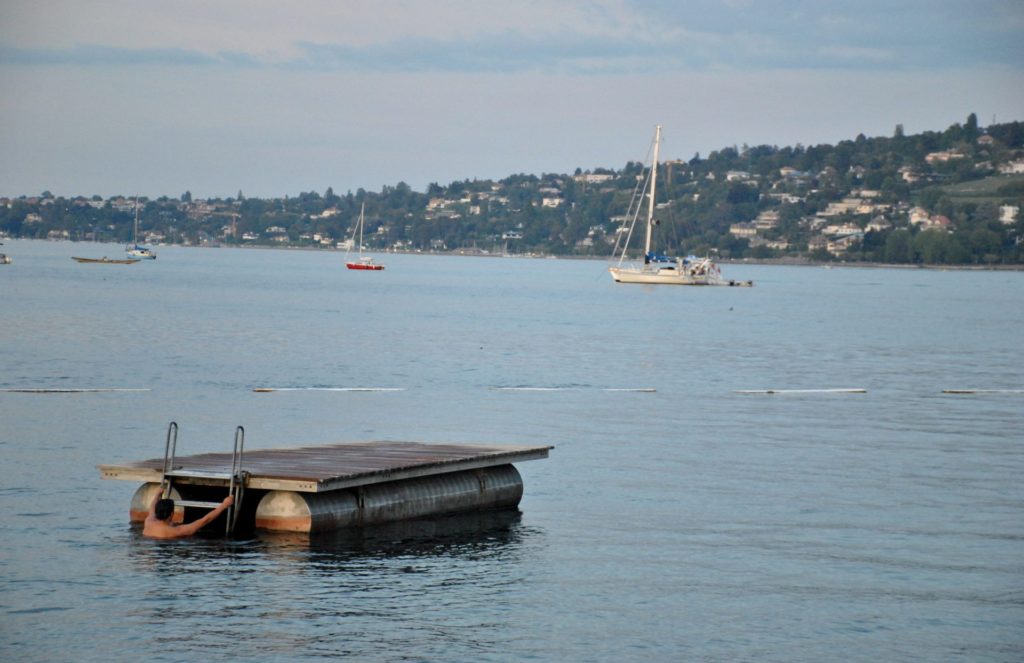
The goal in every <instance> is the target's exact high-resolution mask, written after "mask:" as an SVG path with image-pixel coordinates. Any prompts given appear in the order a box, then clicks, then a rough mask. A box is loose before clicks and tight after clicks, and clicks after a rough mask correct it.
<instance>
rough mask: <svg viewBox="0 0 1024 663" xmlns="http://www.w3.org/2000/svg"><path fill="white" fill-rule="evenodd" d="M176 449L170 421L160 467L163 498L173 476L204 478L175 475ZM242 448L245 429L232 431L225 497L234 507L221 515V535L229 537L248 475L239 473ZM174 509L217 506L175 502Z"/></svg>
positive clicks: (175, 429) (174, 426) (175, 430)
mask: <svg viewBox="0 0 1024 663" xmlns="http://www.w3.org/2000/svg"><path fill="white" fill-rule="evenodd" d="M177 446H178V424H177V423H176V422H174V421H172V422H171V423H170V425H168V426H167V442H166V444H165V445H164V465H163V485H164V489H163V497H165V498H166V497H169V496H170V494H171V484H172V482H173V481H174V478H175V477H176V476H190V477H199V478H202V477H203V476H204V475H202V474H199V473H196V472H191V471H189V472H187V473H182V474H176V473H175V470H176V468H175V467H174V458H175V454H176V453H177ZM244 447H245V429H244V428H243V427H241V426H239V427H238V428H236V429H235V446H234V448H233V450H232V452H231V474H230V475H229V476H228V495H231V496H232V497H234V498H235V501H234V504H232V505H231V506H230V507H228V509H227V512H226V514H225V521H226V522H225V526H224V534H225V535H226V536H230V535H231V533H232V532H233V531H234V530H235V524H236V523H237V521H238V513H239V510H240V509H241V506H242V497H243V496H244V495H245V484H246V482H247V480H248V472H246V471H245V470H243V469H242V454H243V451H244ZM206 478H217V479H223V478H224V475H223V473H215V474H210V475H207V476H206ZM174 502H175V504H176V505H178V506H184V507H194V508H198V509H216V508H217V507H218V506H220V502H207V501H200V500H175V501H174Z"/></svg>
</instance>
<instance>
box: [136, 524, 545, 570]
mask: <svg viewBox="0 0 1024 663" xmlns="http://www.w3.org/2000/svg"><path fill="white" fill-rule="evenodd" d="M521 521H522V513H521V512H520V511H519V510H518V509H501V510H492V511H479V512H470V513H459V514H451V515H447V516H438V517H432V518H419V519H414V520H405V521H399V522H395V523H385V524H379V525H371V526H367V527H353V528H347V529H341V530H335V531H330V532H318V533H313V534H307V533H303V532H264V531H260V532H257V533H255V534H254V535H252V536H251V537H247V538H234V539H225V538H224V537H222V536H218V535H217V534H216V533H213V532H211V531H209V530H208V531H205V532H200V534H199V535H197V536H194V537H191V538H187V539H173V540H163V539H148V538H145V537H143V536H142V526H141V524H137V523H136V524H133V525H132V526H131V531H132V534H133V536H132V540H131V548H130V550H131V553H132V555H131V556H132V559H133V561H135V562H136V563H137V564H138V565H139V566H138V568H139V570H145V571H155V572H159V573H165V572H170V573H189V572H192V571H194V570H195V567H196V565H199V566H202V565H206V564H208V563H214V564H221V563H222V562H224V560H225V559H228V560H231V559H236V560H237V559H239V558H243V557H244V558H246V559H247V560H253V559H255V560H258V559H259V558H261V557H262V558H265V559H266V560H267V561H268V562H275V563H277V562H281V561H287V560H288V559H289V558H291V559H292V560H301V561H303V562H306V561H309V560H313V561H315V563H317V564H320V565H326V564H330V563H332V562H333V563H337V564H348V563H352V562H356V561H359V560H361V559H364V558H372V559H378V560H379V559H387V558H403V559H416V558H429V557H459V556H472V557H474V558H477V559H483V558H499V557H507V556H510V555H512V554H513V553H512V552H511V551H514V549H515V546H516V545H517V544H519V543H521V542H522V537H523V526H522V523H521ZM535 534H536V532H535Z"/></svg>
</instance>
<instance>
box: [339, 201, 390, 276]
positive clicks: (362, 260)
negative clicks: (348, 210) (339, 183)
mask: <svg viewBox="0 0 1024 663" xmlns="http://www.w3.org/2000/svg"><path fill="white" fill-rule="evenodd" d="M365 209H366V204H365V203H364V204H363V205H362V206H361V207H360V208H359V222H358V223H356V227H355V228H353V230H352V241H353V242H356V232H357V231H358V233H359V241H358V245H359V261H358V262H346V263H345V266H346V267H348V268H349V269H362V270H365V271H371V272H379V271H380V270H382V269H384V265H378V264H377V263H375V262H374V261H373V258H371V257H370V256H364V255H363V210H365Z"/></svg>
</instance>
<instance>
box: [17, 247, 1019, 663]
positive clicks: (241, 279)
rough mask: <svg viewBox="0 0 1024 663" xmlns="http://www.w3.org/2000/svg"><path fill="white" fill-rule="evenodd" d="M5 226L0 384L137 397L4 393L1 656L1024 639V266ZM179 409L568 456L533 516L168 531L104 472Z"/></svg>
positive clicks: (215, 425) (254, 427) (338, 432)
mask: <svg viewBox="0 0 1024 663" xmlns="http://www.w3.org/2000/svg"><path fill="white" fill-rule="evenodd" d="M4 250H5V252H7V253H8V254H9V255H11V256H12V257H13V259H14V263H13V264H12V265H7V266H3V267H0V311H2V314H0V366H2V371H0V388H3V389H7V390H10V389H16V388H27V389H43V388H61V389H87V388H122V389H139V390H143V391H123V392H98V393H76V394H30V393H12V392H10V391H5V392H0V530H2V532H3V536H2V537H0V659H3V660H24V661H37V660H38V661H65V660H66V661H72V660H73V661H137V660H169V661H170V660H173V661H177V660H281V661H291V660H315V659H331V658H337V657H339V656H349V657H350V658H352V659H353V660H365V661H373V660H380V661H392V660H415V661H482V660H491V661H521V660H538V661H548V660H574V661H651V660H672V661H675V660H722V661H736V660H743V661H822V660H835V659H841V660H851V661H877V660H886V661H894V660H958V659H959V660H972V661H975V660H985V661H1019V660H1022V659H1024V482H1022V481H1021V476H1022V475H1024V435H1022V432H1021V431H1022V430H1024V392H1022V391H1021V390H1022V389H1024V355H1022V352H1021V341H1022V340H1024V333H1022V330H1024V274H1022V273H1001V272H941V271H926V270H896V269H849V268H836V269H831V270H825V269H821V268H810V267H804V268H798V267H767V266H739V265H737V266H727V267H726V269H725V272H726V275H727V276H728V277H730V278H736V279H747V278H752V279H754V280H755V281H756V283H757V285H756V287H755V288H752V289H746V288H736V289H733V288H720V289H702V288H649V287H643V286H623V285H615V284H613V283H612V281H611V279H610V278H609V277H608V275H607V273H606V271H605V265H604V264H603V263H601V262H588V261H562V260H517V259H498V258H490V259H487V258H450V257H431V256H385V258H386V259H385V260H384V261H385V262H386V263H387V266H388V269H387V270H386V271H384V272H381V273H353V272H349V271H347V270H345V269H344V266H343V262H342V256H341V255H340V254H338V253H319V252H304V251H270V250H262V251H261V250H227V249H221V250H216V249H185V248H172V247H167V248H162V249H160V251H159V254H160V257H159V259H158V260H157V261H155V262H144V263H139V264H137V265H133V266H130V267H122V266H107V265H80V264H77V263H75V262H73V261H71V260H70V259H69V258H70V256H71V255H87V256H94V257H99V256H101V255H104V254H106V255H109V256H111V257H114V256H118V255H119V252H120V247H116V246H113V245H106V246H104V245H91V244H70V243H45V242H25V241H8V242H7V243H6V246H5V247H4ZM254 387H292V388H297V387H298V388H301V387H350V388H351V387H377V388H386V389H394V390H397V391H282V392H276V393H269V394H267V393H254V392H253V391H252V389H253V388H254ZM829 388H833V389H834V388H859V389H866V390H867V393H864V394H829V393H790V394H775V395H765V394H740V393H737V392H738V391H742V390H757V389H776V390H780V389H790V390H801V389H829ZM956 388H977V389H987V390H998V391H996V392H994V393H978V394H974V395H949V394H943V393H942V390H943V389H956ZM651 389H653V390H655V391H653V392H652V391H636V390H651ZM171 420H176V421H177V422H178V423H179V425H180V426H181V433H180V435H179V444H178V447H179V452H180V453H198V452H206V451H222V450H227V449H229V448H230V445H231V442H232V434H233V431H234V427H235V426H236V425H239V424H241V425H244V426H245V427H246V432H247V437H246V444H247V447H248V448H250V449H252V448H260V447H274V446H295V445H299V444H315V443H326V442H336V441H346V440H367V439H409V440H420V441H426V442H478V441H484V442H494V443H509V444H523V443H548V444H553V445H555V447H556V448H555V450H554V451H553V452H552V454H551V457H550V458H549V459H547V460H543V461H530V462H526V463H521V464H520V465H519V466H518V467H519V470H520V472H521V473H522V475H523V480H524V483H525V496H524V498H523V502H522V504H521V513H519V514H490V515H471V516H463V517H459V518H443V519H436V520H427V521H417V522H413V523H409V524H404V525H399V526H393V527H387V528H378V529H374V530H367V531H363V532H355V533H348V534H333V535H328V536H319V537H313V538H309V537H301V536H298V537H295V536H291V537H289V536H271V535H266V534H260V535H257V536H256V537H255V538H252V539H245V540H234V541H224V540H222V539H218V538H216V537H212V538H200V539H196V540H191V541H184V542H182V541H178V542H154V541H149V540H145V539H142V538H141V537H140V536H139V535H138V532H137V531H136V530H135V529H133V528H131V527H130V526H129V525H128V523H127V509H128V502H129V500H130V498H131V495H132V493H133V491H134V490H135V488H136V485H135V484H133V483H129V482H121V481H101V480H100V479H99V473H98V471H97V470H96V469H95V465H96V464H98V463H113V462H119V461H130V460H140V459H142V458H151V457H155V456H159V455H160V454H161V453H162V450H163V437H164V432H165V430H166V426H167V423H168V422H169V421H171Z"/></svg>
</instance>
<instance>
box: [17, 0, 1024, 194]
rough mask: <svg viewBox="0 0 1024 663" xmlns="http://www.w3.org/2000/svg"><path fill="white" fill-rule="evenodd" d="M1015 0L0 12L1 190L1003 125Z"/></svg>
mask: <svg viewBox="0 0 1024 663" xmlns="http://www.w3.org/2000/svg"><path fill="white" fill-rule="evenodd" d="M1022 34H1024V1H1022V0H956V1H952V0H856V1H855V0H848V1H847V0H836V1H829V0H792V1H790V2H776V1H772V0H685V1H684V0H567V1H560V0H539V1H534V0H513V1H512V2H509V1H508V0H501V1H495V0H435V1H433V2H428V1H426V0H374V1H373V2H355V1H351V0H293V1H292V2H288V3H283V2H280V1H279V0H217V1H216V2H210V1H209V0H181V1H176V0H161V1H156V0H2V1H0V196H19V195H39V194H40V193H42V192H43V191H51V192H52V193H54V194H55V195H63V196H75V195H87V196H90V195H100V196H103V197H104V198H106V197H109V196H112V195H135V194H139V195H143V196H148V197H152V198H155V197H159V196H162V195H166V196H171V197H178V196H180V195H181V194H182V193H184V192H185V191H189V192H191V193H192V195H193V196H194V197H200V198H206V197H229V196H235V195H237V194H238V192H239V191H241V192H243V195H245V196H247V197H264V198H270V197H283V196H285V195H289V196H294V195H297V194H299V193H301V192H306V191H317V192H319V193H321V194H322V193H324V191H326V189H327V188H328V187H330V188H333V190H334V191H335V193H345V192H347V191H353V192H354V191H357V190H359V189H365V190H367V191H380V190H381V189H382V188H383V187H385V186H395V185H397V184H399V183H401V182H404V183H406V184H408V185H409V186H411V187H412V188H413V189H415V190H417V191H425V190H426V188H427V186H428V185H429V184H430V183H432V182H436V183H438V184H441V185H446V184H449V183H451V182H453V181H460V180H473V179H502V178H504V177H507V176H509V175H513V174H518V173H530V174H535V175H540V174H543V173H572V172H574V171H575V170H576V169H577V168H582V169H583V170H589V169H594V168H621V167H622V166H624V165H625V164H626V163H627V162H628V161H641V160H643V159H644V157H645V155H646V154H647V149H648V147H649V144H650V139H651V136H652V135H653V133H654V127H655V125H658V124H660V125H662V126H663V127H664V129H663V142H662V151H661V154H662V156H663V158H684V159H689V158H691V157H693V156H694V154H697V153H700V154H701V155H705V156H706V155H707V154H708V153H709V152H711V151H713V150H717V149H721V148H723V147H730V146H738V147H742V146H743V145H751V146H753V145H765V144H767V145H778V146H780V147H781V146H785V145H796V144H802V145H816V144H821V143H829V144H835V143H837V142H839V141H841V140H846V139H853V138H855V137H856V136H857V135H858V134H861V133H863V134H864V135H866V136H869V137H871V136H890V135H892V133H893V130H894V129H895V127H896V125H897V124H902V125H903V127H904V131H905V132H906V133H907V134H912V133H919V132H922V131H942V130H944V129H945V128H947V127H948V126H950V125H951V124H954V123H958V122H959V123H962V122H964V121H965V120H966V118H967V116H968V115H969V114H970V113H976V114H977V117H978V120H979V123H980V124H981V125H982V126H985V125H987V124H990V123H991V122H992V121H993V119H994V120H995V121H996V122H1009V121H1015V120H1024V39H1021V35H1022Z"/></svg>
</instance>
